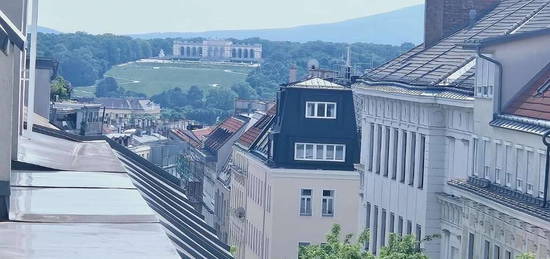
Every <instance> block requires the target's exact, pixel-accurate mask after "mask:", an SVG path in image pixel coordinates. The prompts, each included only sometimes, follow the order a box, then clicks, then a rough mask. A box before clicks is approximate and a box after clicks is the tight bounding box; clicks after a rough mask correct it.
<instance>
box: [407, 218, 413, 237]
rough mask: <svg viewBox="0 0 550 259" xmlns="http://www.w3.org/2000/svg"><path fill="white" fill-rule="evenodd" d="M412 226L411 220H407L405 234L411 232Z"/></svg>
mask: <svg viewBox="0 0 550 259" xmlns="http://www.w3.org/2000/svg"><path fill="white" fill-rule="evenodd" d="M412 228H413V224H412V221H410V220H407V235H410V234H412V230H413V229H412Z"/></svg>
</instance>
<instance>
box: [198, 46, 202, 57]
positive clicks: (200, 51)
mask: <svg viewBox="0 0 550 259" xmlns="http://www.w3.org/2000/svg"><path fill="white" fill-rule="evenodd" d="M198 56H199V57H202V47H199V53H198Z"/></svg>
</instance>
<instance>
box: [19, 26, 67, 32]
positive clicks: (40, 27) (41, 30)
mask: <svg viewBox="0 0 550 259" xmlns="http://www.w3.org/2000/svg"><path fill="white" fill-rule="evenodd" d="M27 31H28V32H30V31H31V26H30V25H29V26H28V27H27ZM38 32H41V33H53V34H60V33H62V32H60V31H57V30H54V29H51V28H48V27H44V26H38Z"/></svg>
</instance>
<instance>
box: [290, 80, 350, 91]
mask: <svg viewBox="0 0 550 259" xmlns="http://www.w3.org/2000/svg"><path fill="white" fill-rule="evenodd" d="M283 86H286V87H289V88H315V89H346V88H345V87H344V86H343V85H340V84H336V83H333V82H331V81H328V80H325V79H321V78H318V77H314V78H309V79H306V80H302V81H298V82H293V83H289V84H285V85H283Z"/></svg>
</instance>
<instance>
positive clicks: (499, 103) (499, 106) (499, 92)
mask: <svg viewBox="0 0 550 259" xmlns="http://www.w3.org/2000/svg"><path fill="white" fill-rule="evenodd" d="M476 52H477V56H478V57H480V58H482V59H484V60H487V61H489V62H491V63H493V64H495V65H496V66H497V67H498V87H496V86H495V87H494V89H493V91H494V92H495V93H496V94H495V95H496V96H495V97H496V106H497V107H496V110H495V111H494V112H493V117H495V115H498V114H501V111H502V78H503V68H502V63H500V62H499V61H498V60H496V59H494V58H491V57H488V56H485V55H483V53H481V46H478V47H477V48H476ZM474 92H475V90H474ZM493 99H495V98H493Z"/></svg>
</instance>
